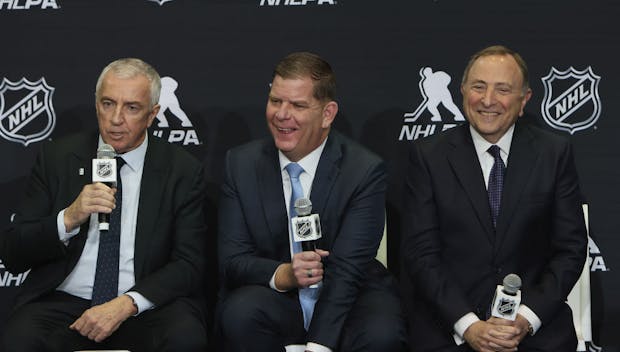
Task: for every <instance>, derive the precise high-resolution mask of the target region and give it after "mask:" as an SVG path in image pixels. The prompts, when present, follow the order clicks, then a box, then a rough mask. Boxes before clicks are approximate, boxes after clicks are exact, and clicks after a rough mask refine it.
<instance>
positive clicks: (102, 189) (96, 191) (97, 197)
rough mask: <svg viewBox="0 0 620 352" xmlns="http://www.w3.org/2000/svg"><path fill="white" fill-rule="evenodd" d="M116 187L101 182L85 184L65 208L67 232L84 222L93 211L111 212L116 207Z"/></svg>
mask: <svg viewBox="0 0 620 352" xmlns="http://www.w3.org/2000/svg"><path fill="white" fill-rule="evenodd" d="M115 193H116V189H115V188H111V187H108V186H106V185H104V184H103V183H101V182H97V183H93V184H89V185H86V186H84V188H82V192H80V194H79V195H78V197H77V198H76V199H75V201H73V203H71V205H70V206H69V207H68V208H67V209H66V210H65V216H64V221H65V228H66V229H67V232H70V231H72V230H73V229H75V228H76V227H78V226H80V225H81V224H83V223H84V222H85V221H86V220H88V218H89V217H90V214H92V213H107V214H109V213H111V212H112V209H114V208H115V206H116V205H115V198H114V194H115Z"/></svg>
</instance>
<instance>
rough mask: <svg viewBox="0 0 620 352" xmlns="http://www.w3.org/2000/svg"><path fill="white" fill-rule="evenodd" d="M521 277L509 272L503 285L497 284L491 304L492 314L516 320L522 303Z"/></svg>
mask: <svg viewBox="0 0 620 352" xmlns="http://www.w3.org/2000/svg"><path fill="white" fill-rule="evenodd" d="M520 288H521V278H520V277H519V276H518V275H517V274H508V275H506V277H505V278H504V281H503V285H497V288H496V289H495V297H494V298H493V305H492V306H491V315H492V316H494V317H497V318H503V319H507V320H512V321H514V320H515V319H516V318H517V312H518V310H519V304H521V290H520Z"/></svg>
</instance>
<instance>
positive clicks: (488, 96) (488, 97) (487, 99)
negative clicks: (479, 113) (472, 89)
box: [482, 88, 495, 106]
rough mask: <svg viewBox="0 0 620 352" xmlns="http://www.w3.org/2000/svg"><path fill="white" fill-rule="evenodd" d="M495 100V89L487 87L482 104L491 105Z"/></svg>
mask: <svg viewBox="0 0 620 352" xmlns="http://www.w3.org/2000/svg"><path fill="white" fill-rule="evenodd" d="M493 102H495V93H494V92H493V89H488V88H487V89H486V90H485V91H484V93H483V94H482V104H483V105H484V106H491V105H493Z"/></svg>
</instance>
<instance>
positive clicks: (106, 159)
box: [93, 144, 117, 231]
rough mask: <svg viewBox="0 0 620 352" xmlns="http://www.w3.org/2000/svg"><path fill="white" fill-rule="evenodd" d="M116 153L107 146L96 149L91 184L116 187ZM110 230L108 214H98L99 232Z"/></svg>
mask: <svg viewBox="0 0 620 352" xmlns="http://www.w3.org/2000/svg"><path fill="white" fill-rule="evenodd" d="M115 156H116V151H115V150H114V148H112V146H111V145H109V144H102V145H101V146H100V147H99V149H97V159H93V183H95V182H101V183H103V184H105V185H106V186H108V187H114V186H116V182H117V180H116V166H117V165H116V159H114V157H115ZM109 229H110V214H109V213H101V212H100V213H99V231H107V230H109Z"/></svg>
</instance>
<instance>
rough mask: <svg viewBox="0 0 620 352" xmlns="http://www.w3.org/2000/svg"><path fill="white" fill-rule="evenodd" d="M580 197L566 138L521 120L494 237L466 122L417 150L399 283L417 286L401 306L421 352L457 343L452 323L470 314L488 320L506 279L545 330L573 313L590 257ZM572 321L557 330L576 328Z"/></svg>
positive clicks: (411, 171)
mask: <svg viewBox="0 0 620 352" xmlns="http://www.w3.org/2000/svg"><path fill="white" fill-rule="evenodd" d="M580 196H581V195H580V191H579V185H578V179H577V171H576V169H575V165H574V161H573V153H572V150H571V147H570V144H569V143H568V141H566V140H565V139H563V138H560V137H559V136H556V135H554V134H552V133H549V132H546V131H543V130H542V129H539V128H536V127H533V126H528V125H524V124H521V123H517V124H516V126H515V130H514V135H513V140H512V145H511V148H510V152H509V157H508V164H507V169H506V174H505V179H504V189H503V192H502V203H501V207H500V213H499V217H498V220H497V228H496V230H494V229H493V225H492V221H491V211H490V207H489V202H488V198H487V191H486V188H485V182H484V179H483V176H482V170H481V168H480V163H479V161H478V157H477V155H476V151H475V148H474V144H473V142H472V138H471V134H470V131H469V125H467V124H465V125H463V126H460V127H455V128H453V129H451V130H448V131H446V132H443V133H441V134H439V135H436V136H433V137H430V138H426V139H422V140H419V141H417V142H416V143H414V145H413V148H412V151H411V154H410V165H409V170H408V174H407V180H406V194H405V197H406V207H405V217H406V218H407V220H406V221H405V224H404V234H403V250H402V258H403V261H404V270H405V275H404V278H403V279H404V280H411V281H409V282H407V283H405V284H409V285H408V287H407V289H406V290H405V297H404V298H403V299H404V301H407V302H408V305H409V308H410V310H409V313H410V316H409V318H410V320H411V322H412V329H411V330H412V336H413V339H414V341H415V344H416V345H417V346H418V347H420V350H425V349H429V350H430V349H431V348H433V347H434V348H436V347H438V346H442V345H443V346H446V345H449V344H452V345H453V344H454V341H453V340H452V336H451V334H452V329H453V325H454V323H455V322H456V321H457V320H458V319H460V318H461V317H462V316H463V315H465V314H466V313H468V312H474V313H476V314H477V315H478V316H479V318H480V319H482V320H486V319H487V314H488V313H487V312H488V311H489V308H490V305H491V300H492V298H493V294H494V292H495V288H496V285H497V284H501V282H502V280H503V278H504V276H505V275H507V274H509V273H516V274H518V275H519V276H520V277H521V279H522V280H523V285H522V288H521V292H522V303H523V304H525V305H527V306H528V307H529V308H530V309H532V310H533V311H534V312H535V313H536V314H537V315H538V317H539V318H540V319H541V321H542V324H543V325H542V329H544V328H545V324H546V323H548V322H549V321H551V320H552V319H554V317H556V316H558V312H559V311H560V310H563V309H568V306H567V305H566V304H565V303H564V302H565V300H566V296H567V295H568V293H569V292H570V290H571V288H572V287H573V285H574V284H575V282H576V281H577V279H578V278H579V275H580V273H581V269H582V267H583V264H584V262H585V255H586V245H587V236H586V230H585V225H584V220H583V213H582V208H581V198H580ZM562 316H565V315H562ZM568 316H570V315H568ZM567 320H568V321H564V322H563V323H562V324H561V325H562V326H563V327H565V328H567V329H572V321H571V320H570V318H569V319H567Z"/></svg>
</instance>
